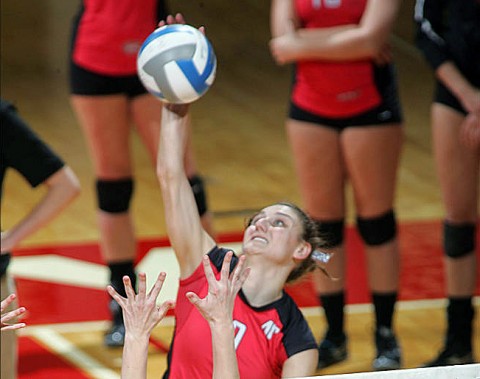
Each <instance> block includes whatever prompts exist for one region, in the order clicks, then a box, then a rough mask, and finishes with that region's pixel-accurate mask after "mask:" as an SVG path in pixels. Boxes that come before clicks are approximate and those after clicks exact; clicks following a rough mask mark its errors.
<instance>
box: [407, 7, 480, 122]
mask: <svg viewBox="0 0 480 379" xmlns="http://www.w3.org/2000/svg"><path fill="white" fill-rule="evenodd" d="M415 21H416V23H417V35H416V44H417V46H418V48H419V49H420V50H421V51H422V52H423V54H424V56H425V58H426V60H427V61H428V63H429V64H430V66H431V67H432V68H433V69H434V70H436V69H437V68H438V66H440V65H441V64H442V63H445V62H446V61H451V62H453V63H454V64H455V66H456V67H457V68H458V69H459V70H460V71H461V72H462V74H463V75H464V76H465V78H466V79H467V80H468V81H469V82H470V83H472V84H473V85H474V86H476V87H480V1H479V0H462V1H457V0H417V2H416V6H415ZM435 102H437V103H442V104H445V105H447V106H449V107H451V108H453V109H456V110H458V111H460V112H462V113H464V114H466V113H467V112H466V111H465V109H463V107H462V105H461V104H460V102H459V101H458V99H457V98H456V97H455V96H454V95H453V94H452V93H451V92H450V91H449V90H448V89H447V88H446V87H445V86H444V85H443V84H442V83H441V82H439V81H437V85H436V91H435Z"/></svg>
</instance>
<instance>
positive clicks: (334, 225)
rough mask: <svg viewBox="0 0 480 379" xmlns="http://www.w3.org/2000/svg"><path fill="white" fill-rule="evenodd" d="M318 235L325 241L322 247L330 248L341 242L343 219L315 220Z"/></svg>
mask: <svg viewBox="0 0 480 379" xmlns="http://www.w3.org/2000/svg"><path fill="white" fill-rule="evenodd" d="M315 223H316V224H317V228H318V232H319V234H320V237H321V238H322V239H323V240H324V241H325V243H324V244H323V246H322V247H324V248H332V247H336V246H339V245H341V244H342V243H343V237H344V227H345V220H343V219H341V220H334V221H320V220H315Z"/></svg>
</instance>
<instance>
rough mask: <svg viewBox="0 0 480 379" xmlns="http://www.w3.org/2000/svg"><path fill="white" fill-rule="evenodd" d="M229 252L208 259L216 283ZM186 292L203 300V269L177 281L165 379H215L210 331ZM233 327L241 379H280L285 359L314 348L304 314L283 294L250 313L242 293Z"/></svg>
mask: <svg viewBox="0 0 480 379" xmlns="http://www.w3.org/2000/svg"><path fill="white" fill-rule="evenodd" d="M227 251H228V250H226V249H222V248H219V247H215V248H213V249H212V250H211V251H210V253H209V254H208V255H209V257H210V260H211V262H212V267H213V269H214V272H215V274H216V276H217V279H218V278H219V276H220V270H221V267H222V263H223V259H224V257H225V254H226V253H227ZM237 261H238V258H235V257H234V259H233V261H232V264H231V267H230V270H233V268H234V267H235V265H236V264H237ZM189 291H193V292H195V293H197V294H198V295H199V296H200V297H201V298H203V297H205V296H206V295H207V291H208V283H207V279H206V277H205V274H204V272H203V267H202V266H201V265H200V266H199V267H198V268H197V269H196V270H195V272H194V273H193V274H192V275H191V276H190V277H188V278H186V279H184V280H181V281H180V288H179V291H178V295H177V303H176V308H175V318H176V325H175V333H174V336H173V341H172V345H171V349H170V352H169V354H168V370H167V372H166V373H165V375H164V379H166V378H169V379H180V378H184V379H197V378H198V379H204V378H211V377H212V374H213V357H212V337H211V334H210V328H209V326H208V323H207V322H206V321H205V319H204V318H203V317H202V315H201V314H200V312H198V310H197V309H196V308H195V307H194V306H193V305H192V304H191V303H190V301H189V300H188V299H187V298H186V296H185V294H186V293H187V292H189ZM233 323H234V326H235V348H236V352H237V360H238V367H239V371H240V377H241V378H249V379H269V378H280V377H281V375H282V368H283V364H284V362H285V360H286V359H287V358H289V357H290V356H292V355H294V354H296V353H299V352H302V351H305V350H308V349H316V347H317V345H316V342H315V339H314V337H313V334H312V332H311V330H310V328H309V326H308V324H307V322H306V320H305V319H304V317H303V315H302V313H301V312H300V310H299V309H298V307H297V305H296V304H295V302H294V301H293V299H292V298H291V297H290V296H289V295H288V294H286V293H283V296H282V298H281V299H279V300H277V301H275V302H273V303H271V304H268V305H265V306H263V307H253V306H252V305H250V304H249V302H248V300H247V299H246V298H245V295H244V294H243V292H242V291H240V292H239V294H238V296H237V298H236V300H235V306H234V310H233Z"/></svg>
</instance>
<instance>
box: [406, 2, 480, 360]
mask: <svg viewBox="0 0 480 379" xmlns="http://www.w3.org/2000/svg"><path fill="white" fill-rule="evenodd" d="M415 20H416V22H417V25H418V29H417V30H418V33H417V45H418V47H419V48H420V49H421V51H422V52H423V53H424V55H425V57H426V59H427V61H428V63H429V64H430V65H431V67H432V68H433V70H434V74H435V78H436V88H435V94H434V98H433V104H432V106H431V124H432V135H433V150H434V159H435V164H436V169H437V176H438V179H439V182H440V189H441V193H442V198H443V203H444V207H445V210H446V215H445V221H444V225H443V246H444V251H445V275H446V287H447V288H446V293H447V297H448V307H447V323H448V326H447V330H446V333H445V342H444V347H443V349H442V351H441V352H440V354H439V355H438V356H437V357H435V358H434V359H433V360H431V361H430V362H428V363H427V364H426V366H444V365H449V364H461V363H473V362H474V357H473V350H472V338H473V320H474V313H475V311H474V307H473V304H472V298H473V295H474V293H475V286H476V281H477V275H476V274H477V267H478V266H477V265H478V264H477V257H476V253H475V248H476V243H475V241H476V233H477V232H478V199H479V196H478V194H479V183H480V181H479V173H480V138H479V137H480V49H479V47H480V2H479V1H477V0H465V1H453V0H451V1H433V0H422V1H417V3H416V7H415Z"/></svg>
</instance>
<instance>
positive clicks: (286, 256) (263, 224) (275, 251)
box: [243, 205, 302, 262]
mask: <svg viewBox="0 0 480 379" xmlns="http://www.w3.org/2000/svg"><path fill="white" fill-rule="evenodd" d="M301 232H302V226H301V224H300V220H299V218H298V216H297V214H296V213H295V211H294V210H293V209H292V208H290V207H289V206H287V205H272V206H269V207H266V208H264V209H262V210H261V211H260V212H259V213H257V214H256V215H255V216H254V217H253V218H252V220H251V222H250V224H249V225H248V227H247V229H246V230H245V234H244V237H243V252H244V253H247V254H265V255H266V256H268V257H271V258H272V259H274V260H276V261H280V262H282V261H288V262H290V261H291V258H292V256H293V253H294V250H295V248H296V247H297V246H298V244H299V243H300V242H301V237H300V235H301Z"/></svg>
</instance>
